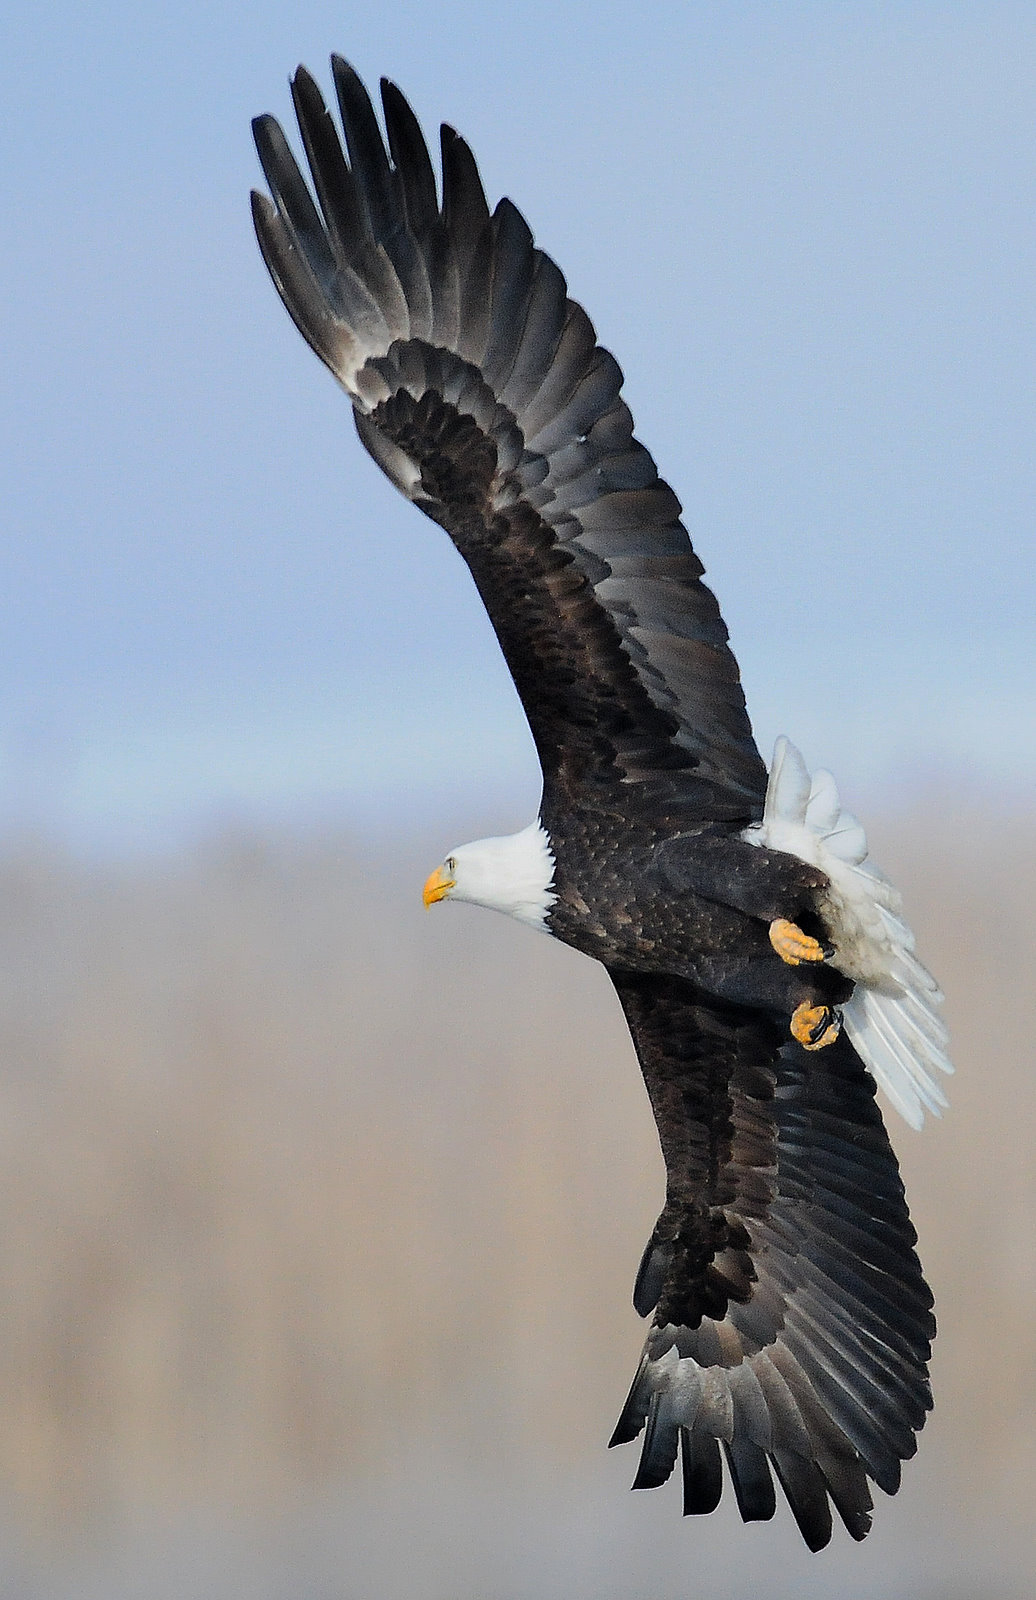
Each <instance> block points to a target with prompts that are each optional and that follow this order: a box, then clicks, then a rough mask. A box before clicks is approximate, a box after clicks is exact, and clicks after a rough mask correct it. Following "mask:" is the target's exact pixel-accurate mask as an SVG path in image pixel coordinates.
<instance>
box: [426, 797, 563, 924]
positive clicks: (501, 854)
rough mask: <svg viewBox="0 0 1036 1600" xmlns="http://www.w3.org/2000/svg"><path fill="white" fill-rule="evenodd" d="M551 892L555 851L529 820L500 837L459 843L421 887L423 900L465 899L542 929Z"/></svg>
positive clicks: (537, 824) (543, 832)
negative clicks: (517, 831) (470, 842)
mask: <svg viewBox="0 0 1036 1600" xmlns="http://www.w3.org/2000/svg"><path fill="white" fill-rule="evenodd" d="M556 899H557V895H556V894H555V893H554V852H553V850H552V849H551V847H550V838H549V836H548V834H547V830H546V829H545V828H544V827H543V825H542V823H540V822H532V823H530V824H529V826H528V827H527V828H523V829H522V831H521V833H511V834H508V835H506V837H504V838H502V839H476V840H475V842H474V843H473V844H461V845H458V846H457V848H456V849H455V850H451V851H450V853H449V855H448V856H447V857H446V860H445V861H444V862H443V863H442V866H440V867H436V869H435V871H434V872H433V873H432V875H431V877H430V878H429V879H428V882H427V883H426V884H425V886H424V903H425V905H426V906H430V905H434V904H435V902H436V901H437V900H468V901H470V902H471V903H472V904H473V905H476V906H489V907H490V909H491V910H493V911H503V912H506V914H507V915H508V916H509V917H517V918H518V921H519V922H527V923H529V925H530V926H531V927H533V928H539V929H540V930H541V931H542V932H546V931H547V912H548V911H549V910H550V908H551V906H552V905H553V904H554V901H555V900H556Z"/></svg>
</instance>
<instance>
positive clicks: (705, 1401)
mask: <svg viewBox="0 0 1036 1600" xmlns="http://www.w3.org/2000/svg"><path fill="white" fill-rule="evenodd" d="M611 977H612V981H613V982H614V984H615V987H616V989H617V991H618V994H619V999H620V1001H621V1002H622V1006H623V1010H624V1011H625V1014H626V1019H627V1022H628V1023H629V1027H630V1031H631V1033H632V1035H633V1041H634V1044H635V1045H636V1049H637V1054H638V1056H639V1058H640V1062H641V1066H642V1068H643V1072H644V1078H645V1082H646V1084H647V1088H648V1094H649V1096H650V1099H651V1103H652V1108H653V1110H654V1113H655V1119H656V1121H657V1123H658V1131H659V1138H660V1141H661V1145H662V1152H663V1155H664V1157H665V1161H666V1172H667V1186H666V1204H665V1208H664V1209H663V1212H662V1215H661V1216H660V1217H659V1220H658V1223H657V1224H656V1226H655V1230H654V1232H653V1234H652V1237H651V1239H650V1241H649V1243H648V1246H647V1249H646V1250H645V1252H644V1258H643V1261H642V1263H641V1267H640V1272H639V1274H638V1277H637V1284H636V1288H635V1290H634V1304H635V1305H636V1308H637V1310H638V1311H639V1312H640V1313H641V1315H643V1316H647V1315H649V1314H651V1315H652V1325H651V1331H650V1333H649V1334H648V1337H647V1342H646V1344H645V1347H644V1354H643V1357H642V1359H641V1364H640V1368H639V1370H638V1372H637V1376H636V1378H635V1379H634V1382H633V1387H632V1389H631V1391H630V1394H629V1398H628V1400H627V1402H626V1405H625V1407H624V1409H623V1412H622V1415H621V1417H620V1418H619V1422H618V1425H617V1427H616V1430H615V1434H614V1437H613V1439H612V1443H613V1444H621V1443H624V1442H626V1441H628V1440H630V1439H633V1438H635V1437H636V1436H637V1434H638V1433H640V1431H641V1429H645V1430H646V1431H645V1436H644V1444H643V1449H642V1453H641V1460H640V1467H639V1470H638V1472H637V1477H636V1481H635V1484H634V1487H635V1488H650V1487H654V1486H656V1485H658V1484H660V1483H663V1482H664V1481H665V1480H666V1479H667V1478H668V1477H669V1475H670V1473H671V1472H672V1470H673V1467H674V1465H675V1462H676V1456H677V1451H678V1449H679V1450H680V1452H681V1454H682V1461H683V1483H684V1511H685V1512H691V1513H693V1512H708V1511H712V1510H713V1509H714V1508H715V1506H716V1504H717V1503H718V1501H719V1498H720V1494H721V1490H722V1455H725V1456H726V1460H727V1465H728V1468H729V1471H730V1476H731V1479H732V1482H733V1487H734V1493H735V1495H736V1497H737V1503H738V1509H739V1510H740V1512H741V1516H742V1518H743V1519H744V1520H745V1521H746V1522H748V1521H755V1520H759V1519H765V1518H768V1517H771V1516H772V1515H773V1513H774V1510H775V1505H776V1496H775V1492H774V1484H773V1478H772V1476H771V1467H772V1469H773V1472H774V1473H775V1474H776V1476H777V1479H778V1481H779V1483H780V1485H781V1487H782V1489H783V1490H784V1493H785V1495H786V1497H787V1499H788V1502H789V1504H790V1506H791V1509H792V1512H793V1513H794V1516H795V1520H796V1522H797V1523H798V1526H799V1529H800V1531H801V1533H802V1536H803V1538H804V1539H805V1541H806V1543H807V1544H808V1545H809V1547H810V1549H813V1550H818V1549H820V1548H822V1547H823V1546H824V1545H825V1544H826V1543H827V1542H828V1540H829V1539H830V1537H831V1503H833V1504H834V1506H835V1508H836V1510H837V1511H838V1513H839V1515H840V1516H841V1518H842V1521H843V1522H844V1523H845V1526H846V1528H847V1529H848V1530H849V1532H850V1534H851V1535H852V1536H853V1538H855V1539H862V1538H863V1537H864V1535H865V1534H866V1533H867V1532H868V1530H869V1528H870V1521H871V1519H870V1512H871V1509H872V1500H871V1495H870V1488H869V1484H868V1479H872V1480H873V1481H874V1482H875V1483H876V1484H878V1486H879V1487H880V1488H881V1489H883V1490H885V1492H886V1493H888V1494H894V1493H895V1491H896V1489H897V1488H898V1487H899V1478H900V1462H901V1461H903V1460H905V1459H907V1458H908V1457H910V1456H912V1455H913V1454H914V1451H915V1448H916V1439H915V1434H916V1433H917V1432H918V1431H919V1430H920V1428H921V1427H922V1426H923V1425H924V1421H925V1415H926V1413H927V1412H928V1410H929V1409H930V1408H931V1394H930V1390H929V1386H928V1374H927V1362H928V1359H929V1356H930V1353H931V1340H932V1338H933V1336H934V1333H935V1321H934V1318H933V1316H932V1309H931V1308H932V1296H931V1292H930V1291H929V1289H928V1286H927V1284H926V1283H925V1281H924V1278H923V1276H922V1274H921V1267H920V1264H919V1262H918V1259H917V1256H916V1254H915V1252H914V1244H915V1241H916V1234H915V1232H914V1229H913V1227H912V1225H911V1222H910V1217H909V1213H908V1211H907V1206H906V1200H905V1197H904V1193H903V1185H902V1182H901V1180H900V1176H899V1168H898V1165H897V1163H896V1158H895V1156H894V1155H893V1153H892V1150H891V1147H890V1145H889V1142H888V1137H887V1135H886V1133H885V1128H884V1125H883V1123H882V1120H881V1114H880V1112H879V1111H878V1109H877V1106H876V1105H875V1103H874V1086H873V1083H872V1080H871V1078H870V1076H869V1074H868V1073H867V1072H866V1070H865V1069H864V1067H863V1065H862V1063H861V1061H860V1059H859V1057H858V1056H857V1055H856V1052H855V1051H854V1049H853V1047H852V1044H851V1043H850V1041H849V1040H848V1038H846V1037H845V1036H844V1035H843V1036H842V1037H840V1038H839V1039H838V1040H836V1041H835V1043H834V1044H832V1045H829V1046H828V1047H827V1048H826V1049H824V1050H819V1051H813V1052H810V1051H806V1050H804V1049H802V1047H801V1046H799V1045H796V1044H794V1043H791V1042H788V1041H787V1040H786V1039H785V1038H783V1037H782V1036H781V1034H780V1032H779V1030H778V1029H777V1028H776V1027H775V1026H774V1025H772V1024H771V1023H770V1022H769V1021H768V1020H767V1019H766V1018H765V1017H760V1016H759V1015H758V1014H750V1013H748V1012H742V1011H738V1010H736V1009H721V1008H718V1007H716V1006H715V1005H713V1004H711V1003H703V1001H702V997H701V996H700V994H699V992H698V991H696V990H694V989H692V988H691V987H690V986H688V985H687V984H685V983H683V982H682V981H680V980H678V979H675V978H670V977H668V976H664V975H661V976H659V975H642V974H634V973H624V972H613V973H612V974H611ZM721 1452H722V1454H721Z"/></svg>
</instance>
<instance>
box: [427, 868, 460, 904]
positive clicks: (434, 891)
mask: <svg viewBox="0 0 1036 1600" xmlns="http://www.w3.org/2000/svg"><path fill="white" fill-rule="evenodd" d="M455 882H456V880H455V879H454V878H451V877H448V876H447V873H446V868H445V867H436V869H435V871H434V872H433V873H432V875H431V877H430V878H429V879H428V882H427V883H426V884H425V886H424V892H423V894H422V896H421V898H422V899H423V901H424V903H425V905H426V906H434V904H435V902H436V901H437V900H445V899H446V896H447V895H448V894H449V892H450V890H451V889H452V888H453V887H454V884H455Z"/></svg>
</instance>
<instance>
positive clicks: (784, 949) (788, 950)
mask: <svg viewBox="0 0 1036 1600" xmlns="http://www.w3.org/2000/svg"><path fill="white" fill-rule="evenodd" d="M770 943H771V944H772V945H773V948H774V949H775V950H776V952H777V954H778V955H779V956H780V958H781V960H782V961H786V962H787V963H788V965H789V967H799V966H801V965H802V963H803V962H804V961H825V960H826V959H827V957H828V956H829V955H833V954H834V951H833V948H832V946H830V945H823V944H821V943H820V940H819V939H814V938H812V937H811V936H810V935H809V934H808V933H806V932H804V931H803V929H802V928H800V927H799V925H798V923H797V922H789V921H788V919H787V917H777V918H776V919H775V920H774V921H773V922H771V923H770Z"/></svg>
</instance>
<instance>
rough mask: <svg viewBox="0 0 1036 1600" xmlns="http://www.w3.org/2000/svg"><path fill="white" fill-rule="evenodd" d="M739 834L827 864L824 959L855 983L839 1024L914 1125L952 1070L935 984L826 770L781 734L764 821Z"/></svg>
mask: <svg viewBox="0 0 1036 1600" xmlns="http://www.w3.org/2000/svg"><path fill="white" fill-rule="evenodd" d="M743 837H744V838H745V839H747V840H748V841H749V843H751V844H757V845H766V846H767V847H768V848H769V849H771V850H783V851H785V852H786V853H787V854H788V855H793V856H797V857H798V858H799V860H801V861H806V862H808V863H809V864H810V865H811V866H816V867H819V868H820V870H821V871H822V872H824V873H826V875H827V877H828V879H829V880H830V885H831V887H830V891H829V892H828V894H827V895H826V897H825V900H824V902H823V905H822V911H823V914H824V920H825V922H826V923H827V926H828V931H829V933H830V935H831V939H832V942H833V944H834V947H835V953H834V955H833V957H832V964H833V965H834V966H836V967H837V968H838V969H839V971H841V972H844V973H845V974H846V975H847V976H848V977H850V978H852V979H853V980H854V981H855V983H856V989H855V991H854V992H853V995H852V998H851V999H850V1001H849V1003H848V1005H847V1006H846V1007H845V1010H844V1013H843V1020H844V1023H845V1031H846V1033H847V1034H848V1036H849V1039H850V1040H851V1042H852V1044H853V1047H854V1048H855V1050H856V1051H857V1053H858V1054H859V1056H860V1059H861V1060H862V1061H863V1063H864V1065H865V1066H866V1067H867V1068H868V1069H869V1070H870V1071H871V1072H872V1073H873V1075H874V1077H875V1079H876V1080H877V1082H878V1084H879V1085H880V1087H881V1088H882V1089H884V1091H885V1093H886V1094H887V1095H888V1097H889V1099H890V1100H891V1102H892V1104H893V1105H894V1106H895V1108H896V1110H897V1111H898V1112H899V1114H900V1115H901V1116H902V1117H903V1118H904V1119H905V1120H906V1121H907V1122H908V1123H909V1124H910V1126H911V1127H912V1128H920V1127H921V1126H922V1124H923V1122H924V1115H925V1111H926V1110H927V1111H928V1112H930V1113H931V1114H932V1115H933V1116H938V1115H939V1113H940V1111H941V1110H942V1109H943V1107H944V1106H945V1105H946V1104H947V1100H946V1096H945V1095H944V1094H943V1092H942V1089H941V1088H940V1086H939V1081H938V1078H937V1077H935V1076H934V1074H935V1073H937V1072H942V1073H951V1072H952V1071H953V1066H952V1064H951V1063H950V1060H949V1058H948V1056H947V1054H946V1045H947V1043H948V1038H949V1036H948V1034H947V1032H946V1026H945V1024H944V1023H943V1020H942V1018H941V1017H940V1016H939V1014H938V1011H937V1010H936V1007H937V1006H938V1005H939V1003H940V1001H941V1000H942V998H943V996H942V991H941V990H940V988H939V986H938V984H937V983H936V981H935V979H934V978H933V977H932V975H931V973H930V972H928V971H927V970H926V969H925V968H924V967H923V966H922V965H921V963H920V962H919V961H918V959H917V957H916V956H915V955H914V953H913V952H914V936H913V934H912V933H911V931H910V929H909V928H908V927H907V924H906V923H905V922H904V920H903V917H902V915H901V912H902V903H901V901H900V897H899V894H898V893H897V891H896V890H895V889H894V888H893V886H892V884H891V883H890V882H889V881H888V879H887V878H886V877H885V876H884V875H883V874H882V873H881V872H879V870H878V868H877V867H876V866H875V865H874V863H873V862H872V861H870V860H868V858H867V836H866V834H865V833H864V831H863V828H862V827H861V825H860V823H859V822H858V821H857V820H856V818H855V817H854V816H852V814H851V813H850V812H848V811H843V810H842V808H841V802H840V801H839V798H838V789H837V787H836V785H835V781H834V779H833V778H832V776H831V774H830V773H829V772H825V771H823V770H822V769H821V770H818V771H817V772H816V773H814V775H813V776H812V778H811V777H810V774H809V772H808V771H807V769H806V764H805V762H804V761H803V759H802V757H801V755H800V754H799V752H798V751H797V750H796V748H795V746H794V745H793V744H792V743H791V741H790V740H789V739H785V738H780V739H778V740H777V744H776V746H775V747H774V752H773V765H772V766H771V768H770V781H769V784H768V785H767V790H766V801H765V804H764V807H763V820H762V822H760V823H755V824H754V825H753V826H752V827H751V828H747V829H746V830H745V832H744V835H743Z"/></svg>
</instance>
